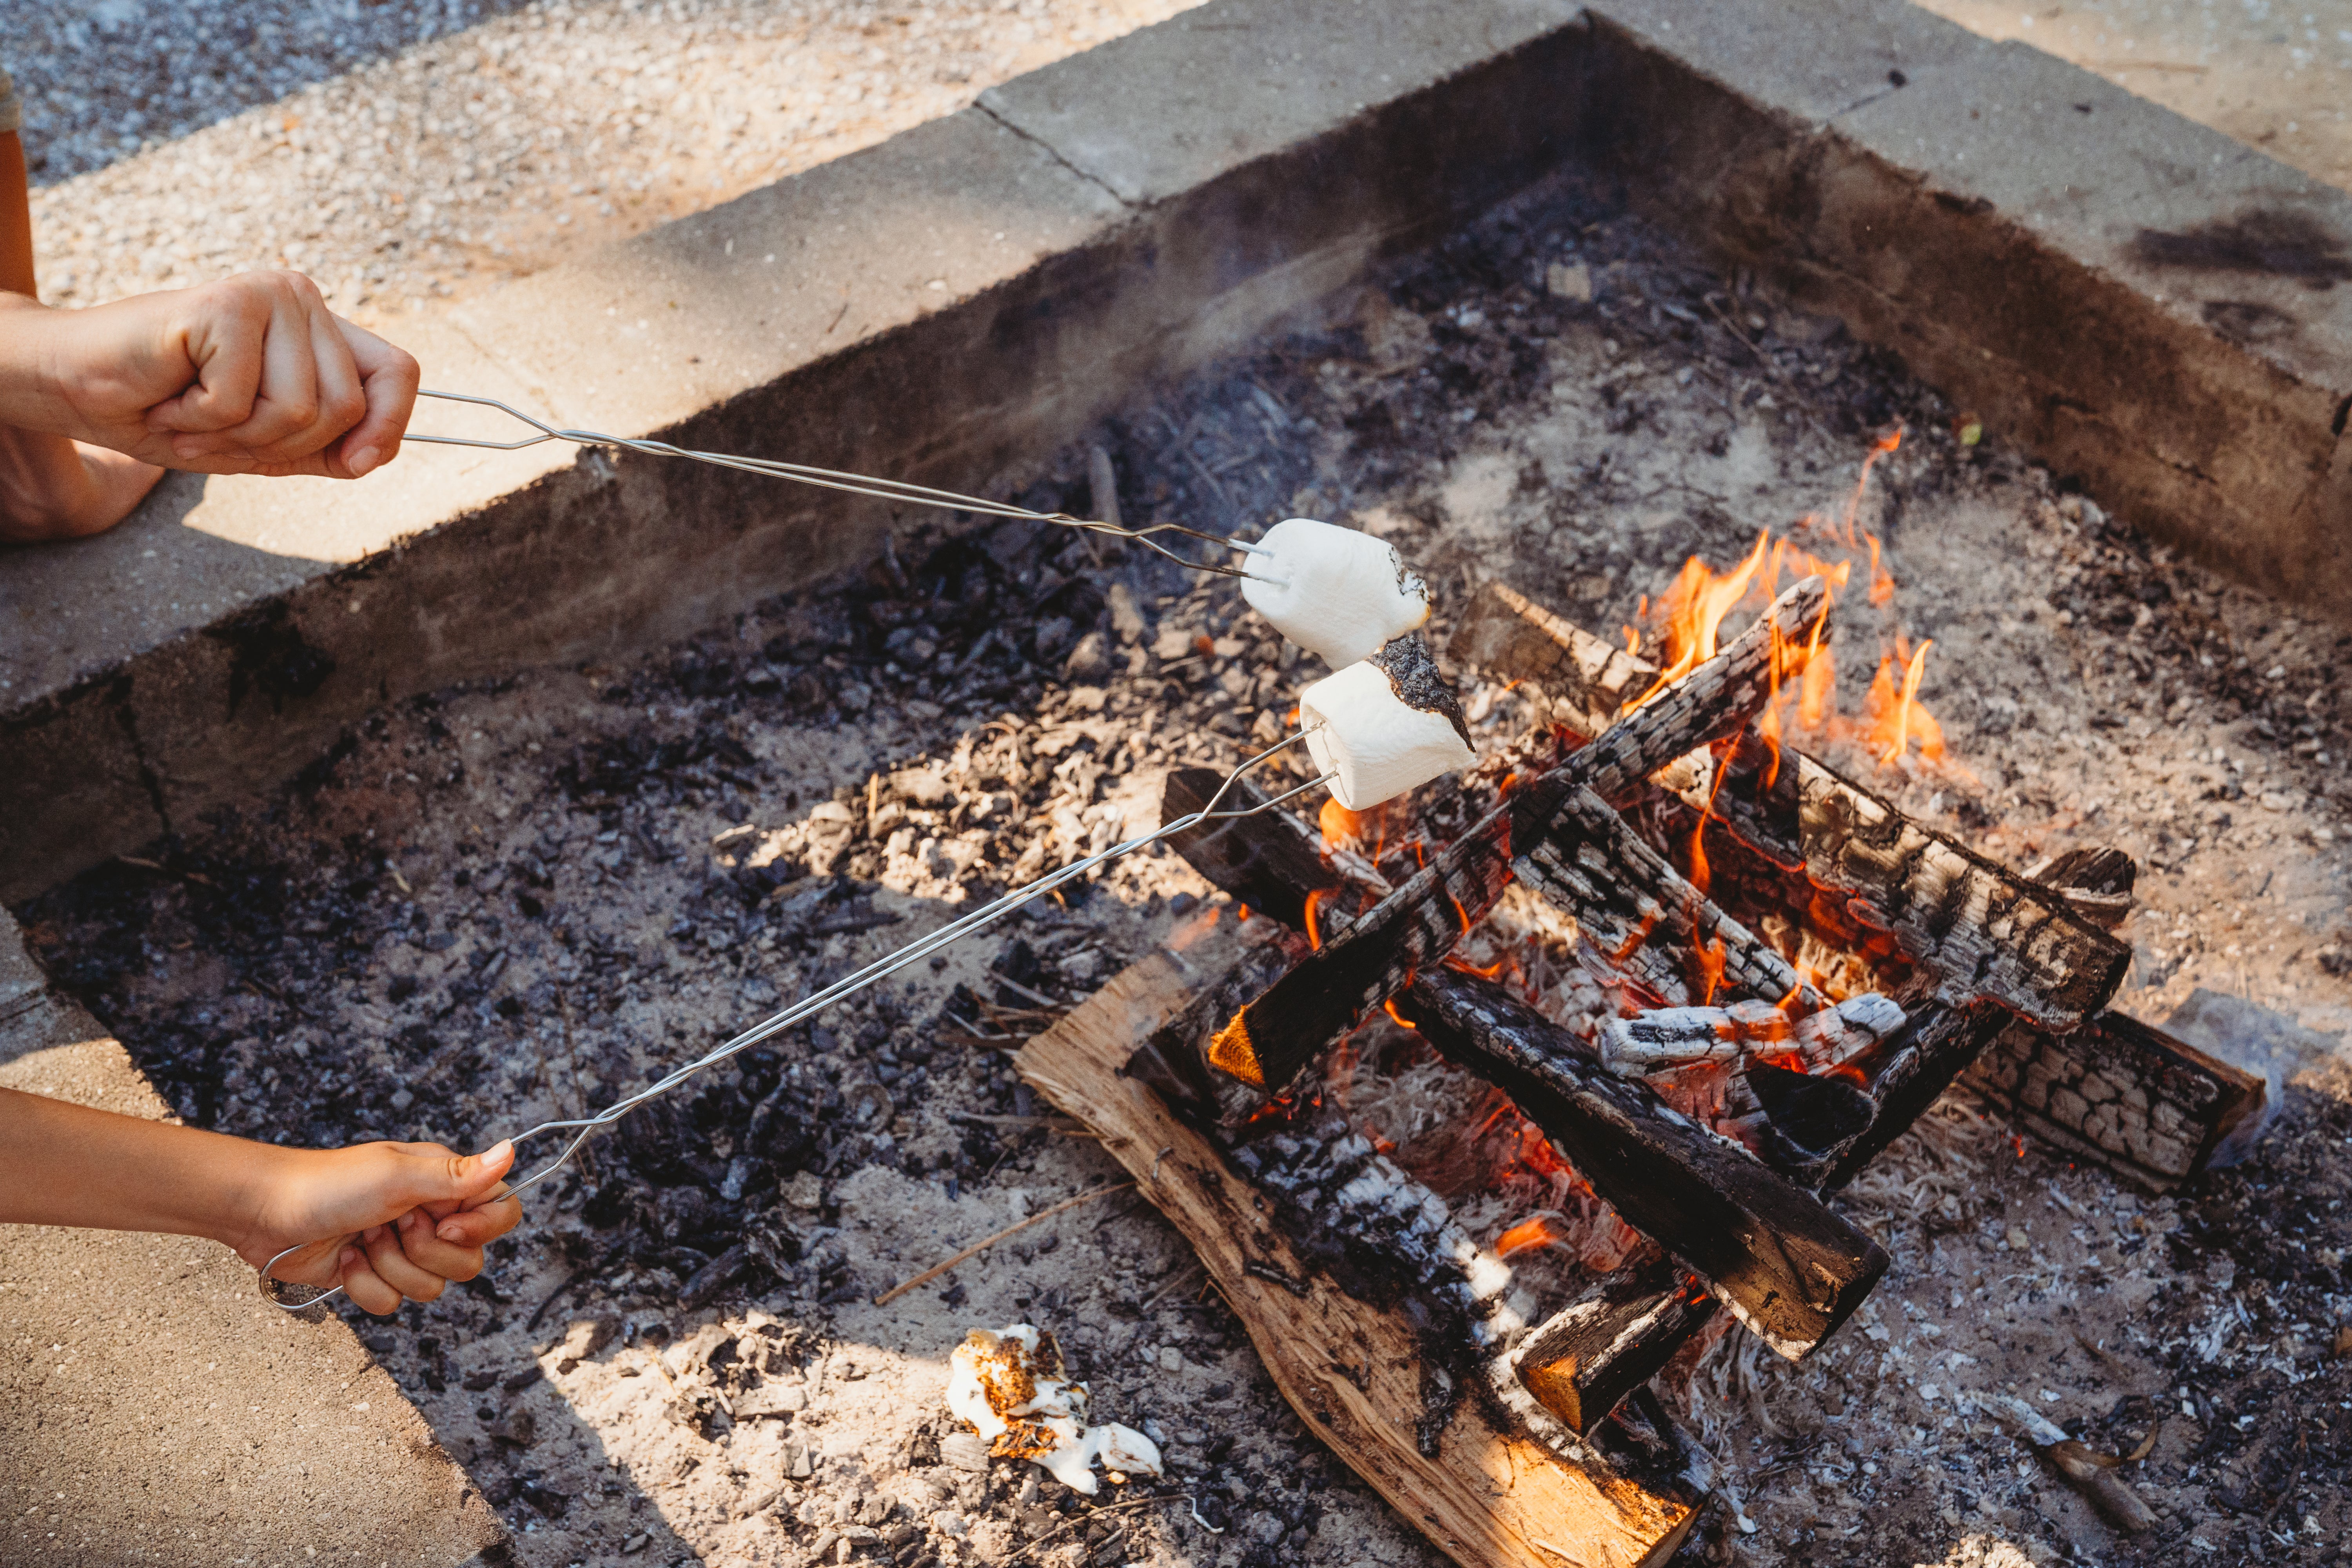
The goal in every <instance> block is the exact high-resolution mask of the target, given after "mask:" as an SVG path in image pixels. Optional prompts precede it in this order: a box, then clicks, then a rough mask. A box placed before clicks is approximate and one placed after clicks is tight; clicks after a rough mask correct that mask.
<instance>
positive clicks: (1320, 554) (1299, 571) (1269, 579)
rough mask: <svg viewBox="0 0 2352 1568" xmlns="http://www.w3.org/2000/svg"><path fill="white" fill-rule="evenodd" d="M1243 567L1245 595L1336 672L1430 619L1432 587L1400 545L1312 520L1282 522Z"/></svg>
mask: <svg viewBox="0 0 2352 1568" xmlns="http://www.w3.org/2000/svg"><path fill="white" fill-rule="evenodd" d="M1257 547H1258V548H1259V549H1260V550H1263V551H1265V552H1268V553H1266V554H1263V555H1252V556H1251V557H1250V558H1249V563H1248V564H1247V565H1246V566H1245V567H1244V568H1243V570H1244V571H1245V572H1246V573H1247V574H1248V575H1247V576H1245V577H1244V578H1243V579H1242V597H1243V598H1244V599H1247V600H1248V601H1249V605H1250V608H1251V609H1253V610H1255V611H1256V612H1257V613H1258V614H1259V615H1261V616H1265V618H1266V619H1267V620H1269V621H1271V622H1273V623H1274V629H1275V630H1276V631H1278V632H1280V633H1281V634H1282V635H1283V636H1284V637H1288V638H1289V639H1290V640H1291V641H1292V642H1295V643H1297V645H1298V646H1299V647H1303V648H1305V649H1306V650H1307V652H1309V653H1313V654H1320V655H1321V656H1322V658H1323V662H1324V663H1326V664H1328V665H1329V666H1330V667H1331V668H1334V669H1339V668H1343V667H1345V666H1347V665H1350V664H1354V663H1355V662H1356V661H1357V660H1359V659H1365V658H1370V657H1371V656H1372V655H1373V654H1375V653H1377V652H1378V651H1380V647H1381V644H1382V643H1385V642H1387V641H1389V640H1390V639H1391V638H1392V637H1402V636H1403V635H1404V634H1405V633H1407V632H1409V631H1412V630H1414V629H1415V628H1416V627H1418V626H1420V625H1421V624H1422V623H1423V621H1425V620H1427V619H1429V588H1428V585H1427V584H1424V583H1423V582H1422V580H1421V579H1420V578H1418V577H1416V576H1414V575H1413V574H1412V573H1411V572H1408V571H1406V570H1405V564H1404V559H1403V557H1402V556H1400V555H1399V554H1398V553H1397V552H1396V549H1395V547H1394V546H1392V545H1390V544H1388V543H1385V542H1382V541H1381V540H1377V539H1374V538H1373V537H1372V536H1371V535H1370V534H1369V533H1363V532H1360V531H1357V530H1355V529H1352V528H1339V527H1337V526H1335V525H1333V524H1331V523H1328V522H1317V521H1315V520H1314V519H1312V518H1307V517H1294V518H1290V519H1287V520H1286V521H1282V522H1277V523H1276V524H1275V525H1274V526H1273V527H1272V528H1270V529H1268V530H1266V532H1265V538H1263V539H1261V540H1259V541H1258V542H1257Z"/></svg>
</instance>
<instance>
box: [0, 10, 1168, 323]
mask: <svg viewBox="0 0 2352 1568" xmlns="http://www.w3.org/2000/svg"><path fill="white" fill-rule="evenodd" d="M1184 8H1185V5H1184V4H1182V0H1101V3H1098V4H1087V5H1068V4H1060V5H1047V4H1045V0H979V3H973V0H950V3H948V4H942V5H919V4H900V3H891V4H849V5H826V4H813V3H802V4H794V3H790V0H786V3H781V4H760V3H758V0H669V3H668V4H660V3H653V4H648V3H646V0H611V3H605V4H572V3H570V0H543V3H541V4H538V5H528V6H522V7H516V8H512V9H511V11H510V13H509V14H506V15H487V14H488V13H491V12H494V11H503V10H507V9H508V8H506V7H496V6H488V5H479V4H472V5H460V4H457V3H455V0H453V3H452V4H451V5H448V6H446V8H443V7H432V6H417V5H383V6H376V5H368V6H359V5H352V7H351V8H350V12H349V15H348V16H346V15H345V14H343V13H342V12H341V8H338V10H337V11H335V12H330V11H329V10H328V9H327V8H325V7H322V6H318V5H295V4H290V3H279V4H270V5H241V6H238V7H236V8H235V9H234V10H233V11H231V10H223V9H222V8H220V7H218V6H213V5H191V4H186V3H185V0H181V3H178V4H161V3H159V4H154V5H149V6H147V7H145V8H144V9H143V10H142V8H141V7H139V6H138V5H134V4H131V3H129V0H99V3H98V4H95V5H73V6H47V5H24V4H21V3H18V0H10V3H9V4H8V5H5V7H0V39H5V40H6V46H5V47H6V55H5V58H6V60H7V62H8V65H9V67H10V68H11V69H12V70H13V71H14V72H15V74H16V80H17V85H18V88H19V89H20V90H21V91H22V92H23V93H24V95H25V99H26V143H27V146H28V149H30V150H31V152H32V155H33V156H35V157H39V158H45V159H46V163H44V164H43V165H42V167H41V170H40V173H39V175H38V178H39V179H40V180H41V181H43V182H44V184H43V185H42V187H41V188H40V189H39V190H37V192H36V193H35V195H34V214H33V216H34V226H35V233H36V235H37V241H38V246H39V250H40V257H41V279H42V292H43V297H44V298H45V299H47V300H50V301H51V302H53V303H56V304H62V305H89V304H96V303H99V302H100V301H103V300H110V299H115V298H119V297H121V296H122V295H125V294H132V293H138V292H141V291H142V290H145V289H157V288H163V287H166V286H178V285H185V284H189V283H194V282H200V281H202V280H204V279H209V278H216V277H219V276H222V275H223V274H226V273H229V272H234V271H236V270H239V269H241V268H249V267H258V266H272V267H274V266H286V267H293V268H299V270H301V271H303V272H306V273H309V274H310V276H311V277H313V278H314V279H317V280H318V281H319V282H320V285H321V286H322V287H323V288H324V289H326V291H327V294H328V298H329V299H330V300H331V301H332V303H333V304H334V306H335V308H336V309H337V310H341V311H343V312H345V313H346V314H348V315H351V316H352V318H353V319H355V320H358V321H362V322H365V323H369V324H374V325H384V326H388V327H390V328H391V329H392V330H394V331H396V330H397V321H398V319H399V317H400V315H401V314H402V313H403V312H405V311H410V310H422V309H424V308H425V305H426V302H427V301H429V300H433V299H436V298H453V297H462V296H465V295H467V294H470V293H474V292H478V291H479V290H482V289H488V288H491V287H494V286H495V285H497V284H498V283H499V282H501V281H504V280H506V279H510V278H514V277H517V276H520V275H521V274H524V273H529V272H532V271H536V270H538V269H540V268H545V267H550V266H553V265H555V264H556V263H558V262H561V261H564V260H567V259H570V258H573V257H577V256H580V255H583V254H584V253H585V252H586V251H588V250H589V249H592V248H593V247H596V246H598V245H601V244H604V243H606V242H608V241H611V240H615V239H619V238H623V237H626V236H629V235H633V234H636V233H639V232H640V231H642V230H644V229H646V228H649V227H652V226H654V225H656V224H658V223H663V222H666V221H667V220H668V219H671V218H674V217H679V216H684V215H686V214H688V213H692V212H698V211H700V210H702V209H704V208H706V207H710V206H714V205H718V204H719V203H720V202H724V201H727V200H730V199H731V198H732V197H735V196H738V195H742V194H743V193H744V192H746V191H749V190H751V189H753V188H755V187H757V186H760V185H763V184H769V183H770V182H772V181H774V180H777V179H781V178H782V177H783V176H784V175H786V174H793V173H794V172H795V171H798V170H801V169H805V168H808V167H809V166H811V165H812V164H815V163H823V162H824V161H826V160H827V159H831V158H838V157H840V156H841V155H842V154H844V153H851V152H855V151H856V149H858V148H860V147H866V146H870V145H872V144H873V143H875V142H879V141H881V140H883V139H884V138H885V137H887V136H890V135H892V134H894V133H896V132H900V131H904V130H906V129H908V127H909V126H912V125H916V124H919V123H920V122H922V121H926V120H931V119H936V118H938V117H939V116H941V115H944V114H948V113H950V112H952V111H954V110H958V109H961V108H963V107H964V106H965V105H967V104H969V103H971V100H973V98H975V97H976V96H977V95H978V94H979V93H980V92H981V91H982V89H985V88H987V87H989V86H991V85H992V84H993V83H996V82H999V81H1003V80H1005V79H1008V78H1010V77H1013V76H1017V75H1020V74H1021V73H1022V72H1024V71H1028V70H1034V69H1035V68H1037V67H1039V66H1042V65H1045V64H1046V63H1047V62H1049V61H1051V60H1055V59H1058V58H1061V57H1063V56H1065V55H1068V54H1072V53H1075V52H1076V51H1077V50H1080V49H1084V48H1087V47H1091V46H1092V45H1095V44H1097V43H1100V42H1102V41H1103V40H1104V39H1106V38H1111V37H1118V36H1119V35H1120V34H1123V33H1126V32H1129V31H1130V30H1131V29H1133V28H1136V27H1139V26H1146V25H1148V24H1150V23H1152V22H1157V21H1160V20H1161V19H1163V18H1165V17H1167V16H1172V15H1174V14H1175V13H1176V12H1178V11H1181V10H1182V9H1184ZM353 17H355V18H356V19H350V18H353ZM459 28H462V29H463V30H462V31H460V30H457V29H459ZM442 35H447V36H442ZM264 61H269V62H272V63H269V64H268V65H267V66H265V65H264V64H263V63H262V62H264ZM93 67H95V68H93ZM149 132H152V135H151V136H150V139H149V141H148V142H147V143H146V144H144V145H142V149H141V150H140V151H138V152H137V153H131V154H130V155H128V156H122V157H120V158H118V157H116V156H114V154H115V153H116V152H117V151H118V150H119V148H120V139H121V137H124V136H138V135H141V134H146V133H149Z"/></svg>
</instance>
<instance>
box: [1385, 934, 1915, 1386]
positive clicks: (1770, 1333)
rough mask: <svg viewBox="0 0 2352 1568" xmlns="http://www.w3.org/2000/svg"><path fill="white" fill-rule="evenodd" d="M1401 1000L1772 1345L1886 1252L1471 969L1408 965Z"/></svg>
mask: <svg viewBox="0 0 2352 1568" xmlns="http://www.w3.org/2000/svg"><path fill="white" fill-rule="evenodd" d="M1404 1010H1405V1012H1406V1016H1407V1017H1408V1018H1409V1020H1410V1021H1411V1022H1412V1025H1413V1026H1414V1027H1416V1028H1417V1029H1419V1030H1420V1031H1421V1033H1422V1035H1423V1037H1424V1038H1426V1039H1427V1040H1428V1041H1429V1042H1430V1044H1432V1045H1433V1046H1435V1047H1437V1048H1438V1050H1440V1051H1441V1052H1443V1053H1444V1054H1445V1055H1446V1056H1447V1057H1448V1058H1451V1059H1453V1060H1454V1061H1456V1062H1458V1063H1460V1064H1461V1065H1462V1066H1463V1067H1465V1068H1468V1069H1469V1070H1470V1071H1472V1072H1475V1073H1476V1074H1477V1075H1478V1076H1479V1077H1481V1078H1484V1079H1486V1080H1487V1081H1488V1082H1490V1083H1493V1084H1495V1085H1496V1086H1497V1087H1498V1088H1500V1089H1503V1090H1504V1092H1506V1093H1507V1094H1508V1095H1509V1096H1510V1097H1511V1099H1512V1100H1513V1101H1514V1102H1515V1103H1516V1104H1517V1106H1518V1107H1519V1109H1520V1110H1521V1111H1523V1112H1524V1113H1525V1114H1526V1116H1527V1117H1528V1120H1529V1121H1533V1122H1534V1123H1535V1124H1536V1125H1537V1126H1538V1128H1540V1129H1542V1130H1543V1131H1544V1132H1545V1134H1546V1136H1548V1137H1550V1138H1553V1139H1554V1140H1555V1141H1556V1142H1558V1143H1559V1148H1560V1152H1562V1153H1563V1154H1565V1155H1566V1156H1567V1157H1568V1159H1569V1160H1570V1163H1573V1164H1574V1165H1575V1166H1576V1168H1577V1169H1578V1171H1580V1173H1583V1175H1584V1177H1585V1179H1586V1180H1587V1181H1589V1182H1591V1184H1592V1188H1593V1190H1594V1191H1595V1192H1597V1193H1599V1194H1601V1197H1603V1198H1604V1199H1606V1200H1607V1201H1608V1202H1609V1204H1610V1205H1612V1207H1614V1208H1615V1209H1616V1210H1617V1212H1618V1214H1619V1215H1622V1217H1623V1218H1624V1220H1625V1223H1626V1224H1628V1225H1630V1226H1633V1228H1634V1229H1636V1230H1638V1231H1640V1232H1642V1234H1643V1235H1644V1236H1646V1237H1650V1238H1651V1239H1652V1240H1653V1241H1655V1242H1656V1243H1657V1244H1658V1245H1659V1246H1661V1247H1664V1248H1665V1249H1666V1250H1667V1251H1668V1252H1670V1253H1672V1254H1673V1255H1674V1256H1675V1258H1679V1259H1680V1260H1681V1261H1682V1263H1683V1264H1684V1265H1685V1267H1687V1268H1690V1269H1691V1270H1692V1271H1693V1272H1695V1273H1696V1274H1698V1275H1700V1276H1701V1277H1703V1278H1704V1279H1706V1280H1708V1281H1709V1282H1710V1284H1712V1285H1713V1287H1714V1288H1715V1290H1716V1293H1717V1296H1719V1297H1720V1298H1721V1299H1722V1300H1723V1302H1724V1304H1725V1305H1726V1306H1727V1307H1729V1308H1730V1309H1731V1310H1732V1311H1733V1313H1734V1314H1736V1315H1737V1316H1738V1318H1739V1320H1740V1321H1742V1322H1744V1323H1746V1324H1747V1325H1748V1327H1749V1328H1750V1329H1752V1330H1754V1331H1756V1333H1757V1334H1758V1335H1759V1337H1760V1338H1762V1339H1763V1340H1764V1342H1766V1343H1767V1344H1769V1345H1770V1346H1771V1347H1772V1348H1773V1349H1774V1350H1775V1351H1777V1352H1780V1354H1782V1355H1785V1356H1788V1357H1790V1358H1791V1359H1796V1358H1799V1357H1801V1356H1803V1355H1804V1354H1806V1353H1807V1352H1810V1351H1811V1349H1812V1348H1813V1347H1814V1346H1815V1345H1817V1344H1819V1343H1820V1342H1822V1340H1823V1339H1824V1338H1826V1337H1827V1336H1828V1335H1829V1334H1830V1333H1831V1332H1832V1331H1833V1330H1835V1329H1836V1327H1837V1326H1838V1325H1839V1324H1840V1323H1842V1322H1843V1321H1845V1319H1846V1317H1847V1315H1848V1314H1850V1313H1851V1312H1852V1311H1853V1310H1854V1308H1856V1307H1857V1306H1859V1305H1861V1303H1862V1300H1863V1298H1864V1297H1865V1296H1867V1295H1868V1294H1869V1293H1870V1289H1871V1287H1872V1286H1874V1285H1875V1284H1876V1283H1877V1282H1878V1278H1879V1276H1880V1275H1881V1274H1883V1273H1885V1270H1886V1254H1885V1252H1883V1251H1881V1250H1880V1249H1879V1247H1878V1245H1877V1244H1876V1243H1875V1242H1873V1241H1872V1240H1871V1239H1870V1238H1869V1237H1865V1236H1864V1235H1863V1234H1862V1233H1861V1232H1860V1231H1858V1230H1856V1229H1855V1228H1854V1227H1853V1226H1852V1225H1850V1224H1848V1223H1847V1222H1846V1221H1845V1220H1843V1219H1842V1218H1840V1217H1839V1216H1838V1215H1834V1214H1832V1213H1831V1212H1830V1211H1829V1210H1828V1209H1827V1208H1824V1207H1823V1206H1822V1204H1821V1201H1820V1200H1819V1199H1817V1198H1815V1197H1814V1196H1813V1195H1812V1194H1810V1193H1807V1192H1805V1191H1803V1190H1802V1189H1801V1188H1799V1187H1797V1186H1795V1185H1794V1184H1791V1183H1790V1182H1788V1181H1786V1180H1785V1179H1783V1178H1782V1177H1780V1176H1779V1175H1776V1174H1774V1173H1772V1172H1771V1171H1770V1170H1769V1169H1767V1168H1766V1167H1765V1166H1764V1164H1763V1163H1761V1162H1760V1161H1759V1160H1757V1159H1755V1158H1754V1157H1753V1156H1751V1155H1750V1154H1749V1153H1748V1151H1747V1150H1745V1149H1743V1148H1741V1147H1740V1146H1739V1145H1738V1144H1737V1143H1734V1142H1731V1141H1730V1140H1728V1139H1726V1138H1721V1137H1718V1136H1717V1135H1716V1134H1715V1133H1713V1132H1710V1131H1706V1129H1704V1128H1701V1127H1699V1126H1697V1125H1696V1124H1695V1123H1693V1122H1692V1121H1688V1120H1687V1119H1686V1118H1685V1117H1683V1116H1680V1115H1678V1114H1677V1113H1675V1111H1673V1110H1669V1109H1668V1108H1666V1107H1665V1106H1664V1105H1663V1104H1662V1103H1660V1102H1659V1101H1658V1100H1657V1099H1656V1097H1655V1096H1654V1095H1652V1094H1651V1093H1650V1092H1649V1091H1648V1090H1647V1089H1643V1087H1641V1086H1640V1085H1637V1084H1633V1083H1630V1082H1628V1081H1627V1080H1625V1079H1621V1078H1618V1077H1616V1076H1615V1075H1614V1074H1612V1073H1611V1072H1609V1071H1608V1070H1607V1069H1606V1068H1603V1067H1601V1064H1600V1063H1599V1062H1598V1061H1597V1060H1595V1059H1594V1058H1592V1057H1591V1055H1589V1054H1588V1053H1587V1051H1586V1049H1585V1047H1584V1044H1583V1042H1582V1041H1580V1040H1579V1039H1577V1038H1576V1037H1575V1036H1573V1035H1571V1034H1570V1033H1569V1032H1568V1031H1567V1030H1565V1029H1563V1028H1561V1027H1560V1026H1559V1025H1557V1024H1555V1023H1553V1022H1552V1021H1551V1020H1550V1019H1549V1018H1547V1017H1545V1016H1543V1015H1542V1014H1540V1013H1538V1012H1537V1011H1536V1010H1535V1009H1534V1008H1533V1007H1531V1006H1529V1005H1527V1004H1526V1003H1524V1002H1521V1001H1519V1000H1518V999H1517V997H1515V996H1513V995H1511V994H1510V993H1508V992H1507V991H1505V990H1504V989H1503V988H1502V987H1501V986H1498V985H1496V984H1494V983H1493V982H1491V981H1487V980H1482V979H1480V978H1479V977H1478V976H1476V975H1475V974H1463V973H1458V972H1456V971H1452V970H1440V971H1437V972H1435V973H1430V974H1425V975H1422V976H1420V977H1419V978H1417V979H1416V980H1415V981H1414V982H1413V984H1412V990H1411V992H1410V993H1409V994H1408V995H1407V998H1406V1002H1405V1007H1404Z"/></svg>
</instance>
